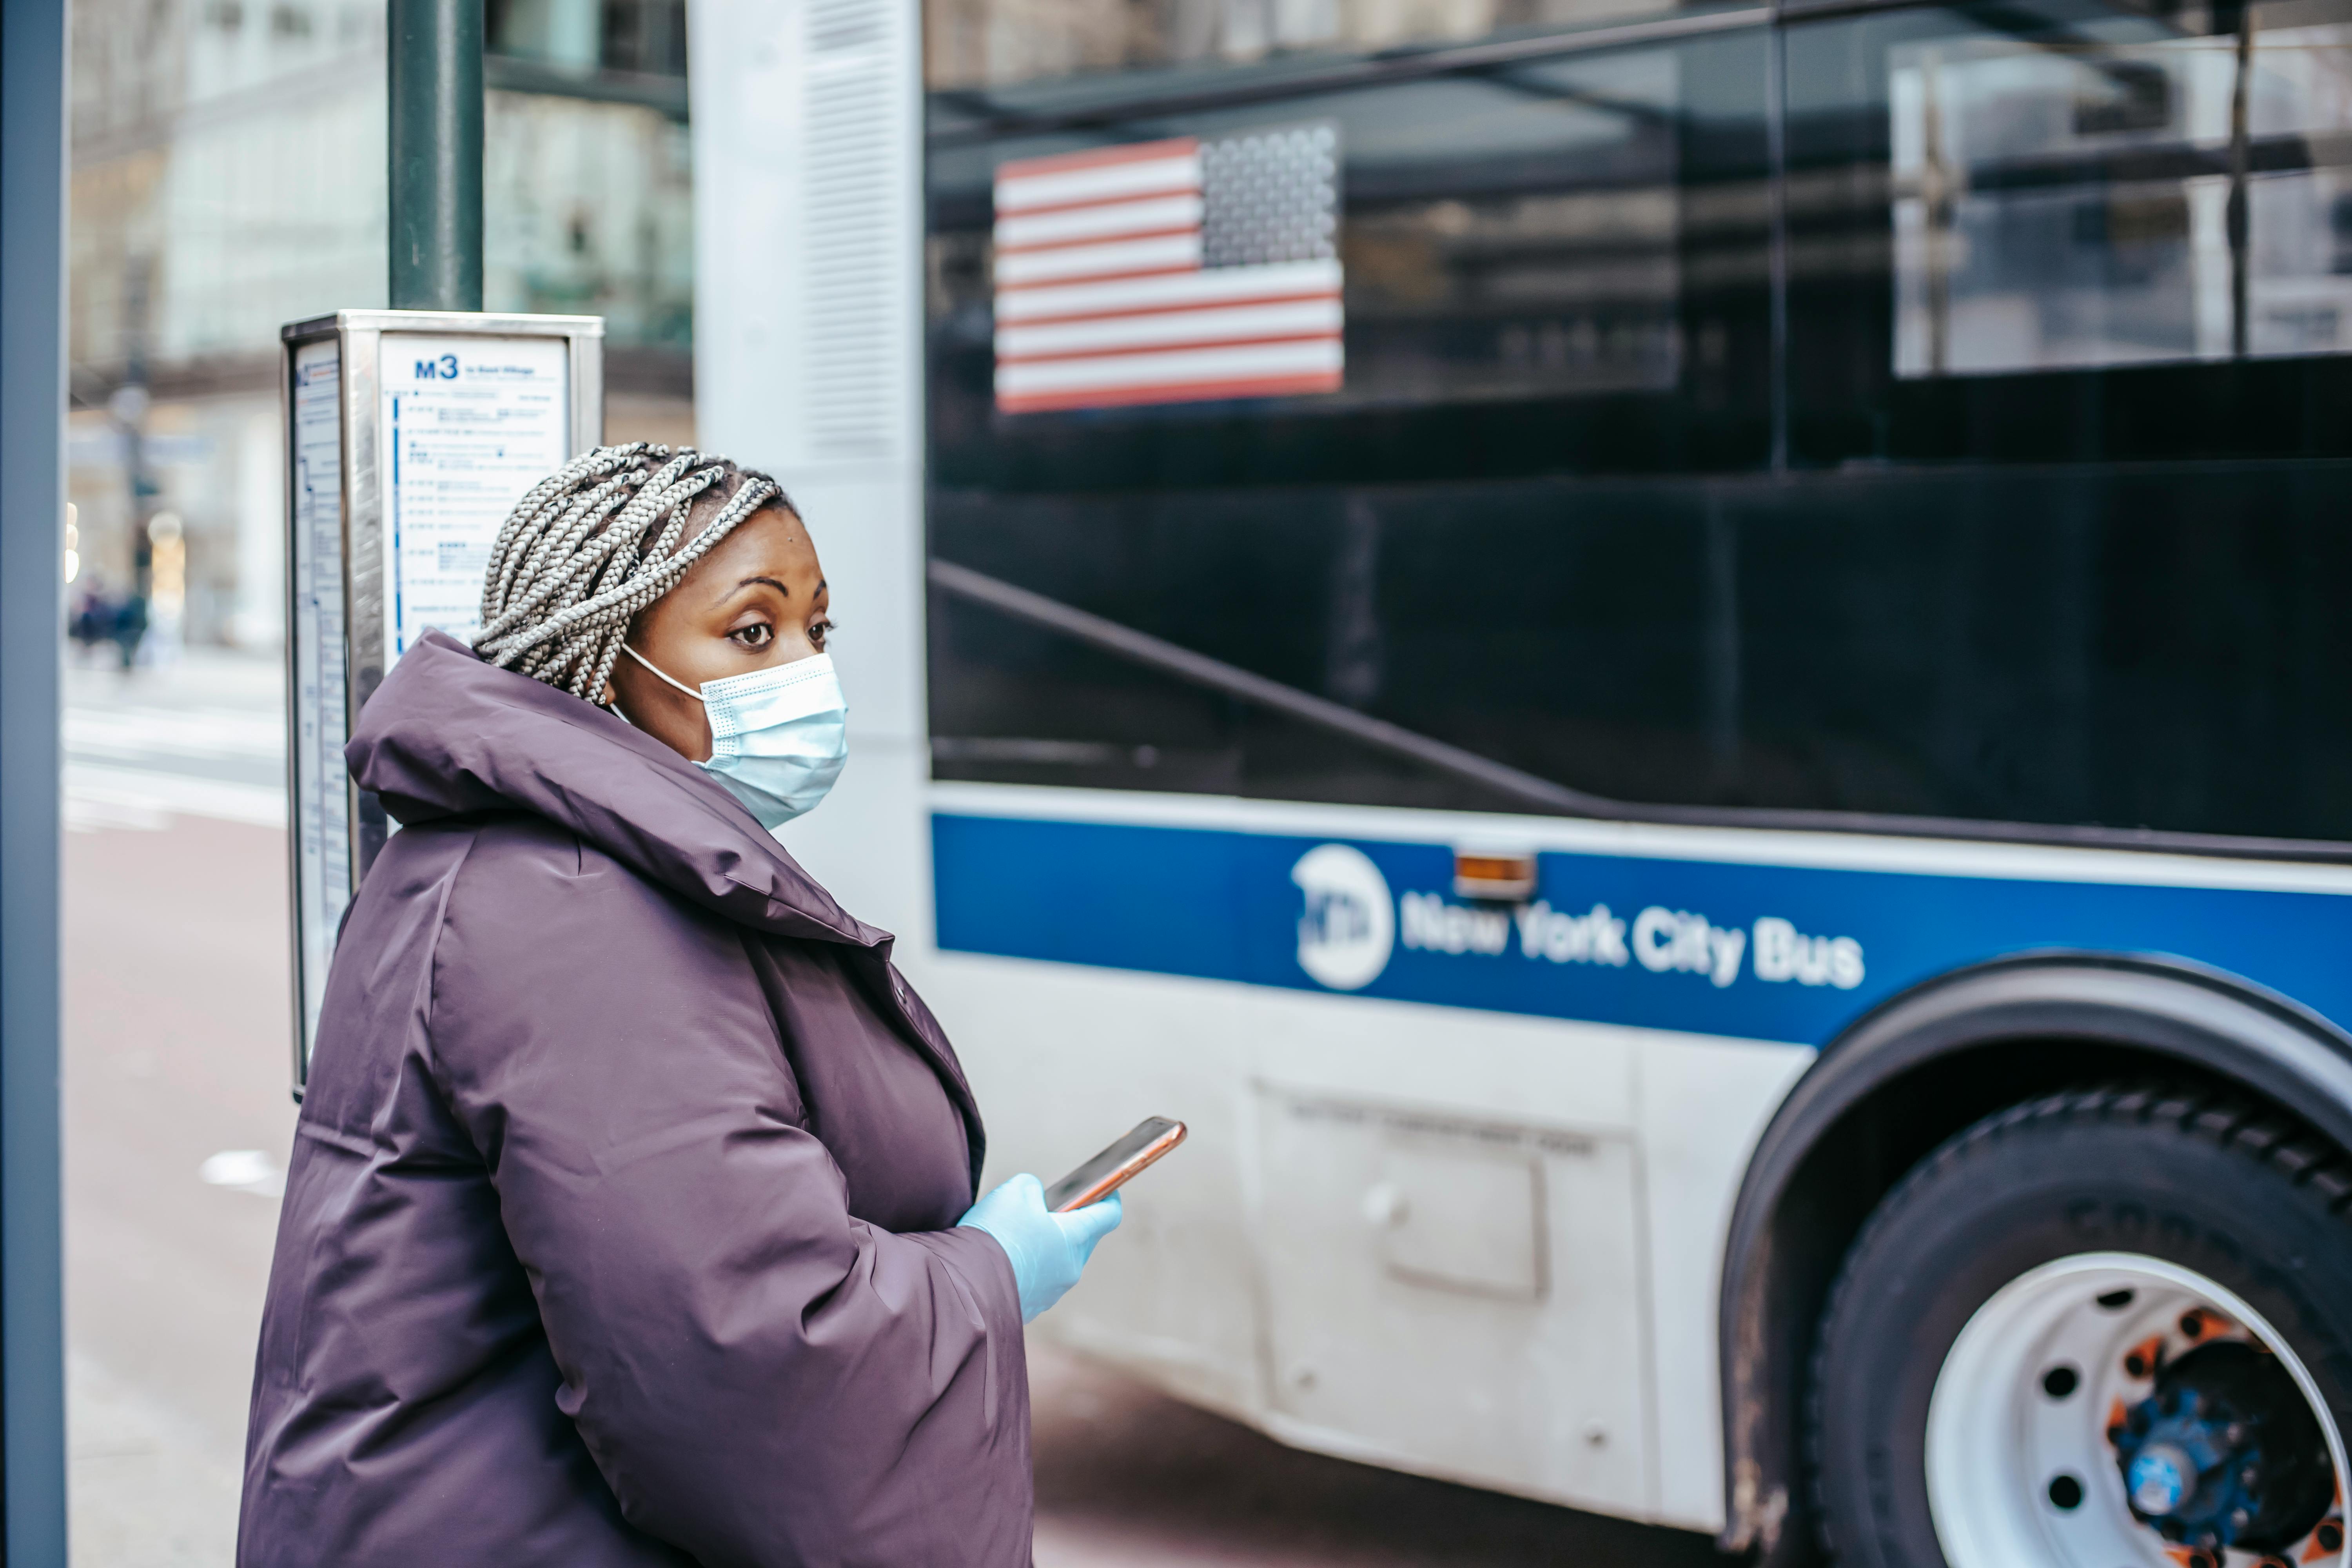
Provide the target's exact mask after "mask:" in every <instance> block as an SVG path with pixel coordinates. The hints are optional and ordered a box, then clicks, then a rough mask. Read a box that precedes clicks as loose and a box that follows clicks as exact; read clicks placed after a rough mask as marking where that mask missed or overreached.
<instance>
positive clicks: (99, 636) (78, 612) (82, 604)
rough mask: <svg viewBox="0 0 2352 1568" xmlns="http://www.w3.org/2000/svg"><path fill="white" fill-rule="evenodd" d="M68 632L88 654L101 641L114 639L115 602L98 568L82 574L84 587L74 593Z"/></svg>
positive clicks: (67, 621)
mask: <svg viewBox="0 0 2352 1568" xmlns="http://www.w3.org/2000/svg"><path fill="white" fill-rule="evenodd" d="M66 635H67V636H68V637H71V638H73V640H74V643H75V646H76V647H79V648H80V649H81V651H82V653H83V654H84V655H85V656H88V655H89V654H92V653H95V652H96V651H97V649H98V646H99V645H100V643H110V642H112V641H113V640H114V603H113V601H112V600H110V599H109V598H108V597H107V596H106V586H105V584H104V582H103V581H102V580H101V579H100V577H99V575H98V574H97V573H95V572H89V573H85V574H83V576H82V585H81V591H80V592H79V593H78V594H76V595H74V598H73V608H72V609H71V611H69V612H68V615H67V616H66Z"/></svg>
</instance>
